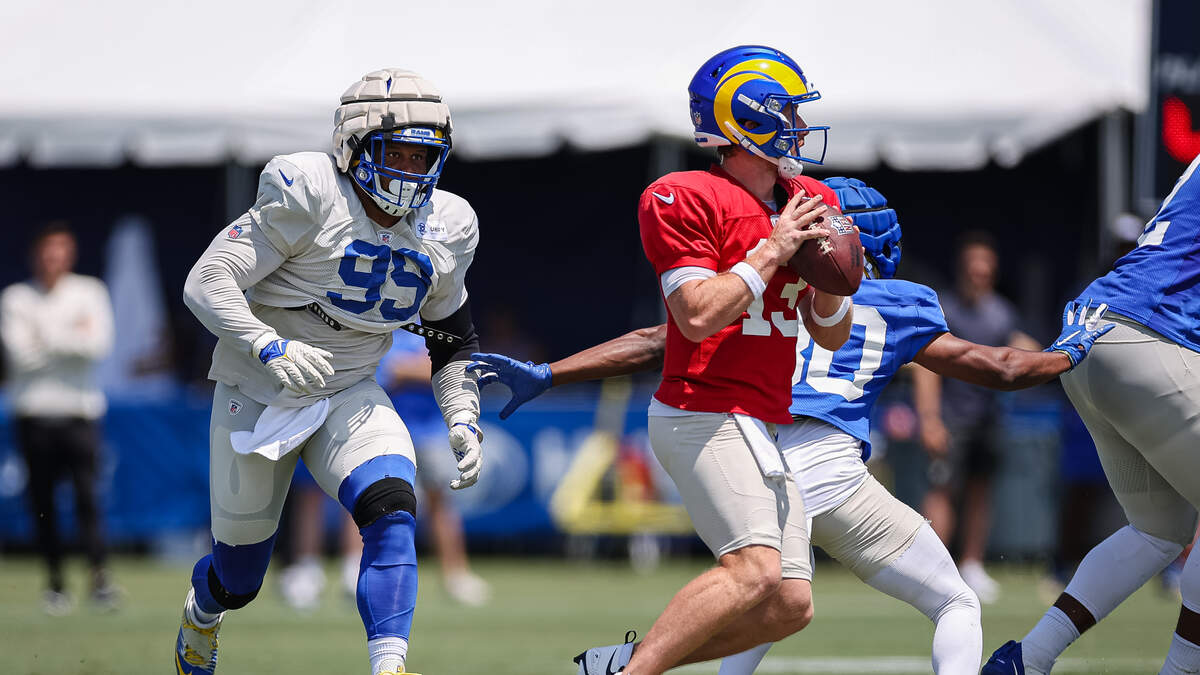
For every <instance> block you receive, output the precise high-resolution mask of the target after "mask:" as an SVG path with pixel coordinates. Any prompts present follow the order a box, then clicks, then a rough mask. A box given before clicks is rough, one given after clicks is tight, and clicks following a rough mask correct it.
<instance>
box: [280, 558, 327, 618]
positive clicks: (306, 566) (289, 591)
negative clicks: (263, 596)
mask: <svg viewBox="0 0 1200 675" xmlns="http://www.w3.org/2000/svg"><path fill="white" fill-rule="evenodd" d="M324 590H325V570H323V569H321V563H320V561H318V560H317V559H316V558H312V557H306V558H301V559H300V560H298V561H296V562H295V563H293V564H291V565H288V566H287V567H285V568H284V570H283V572H281V573H280V575H279V592H280V594H281V595H283V600H284V602H286V603H287V604H288V606H289V607H291V608H292V609H295V610H297V611H301V612H305V611H309V610H312V609H316V608H317V606H318V605H320V604H321V593H322V592H324Z"/></svg>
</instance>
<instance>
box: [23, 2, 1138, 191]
mask: <svg viewBox="0 0 1200 675" xmlns="http://www.w3.org/2000/svg"><path fill="white" fill-rule="evenodd" d="M442 4H444V5H447V6H444V7H436V8H434V7H433V6H432V5H426V4H425V3H421V4H418V3H412V2H395V3H391V4H386V3H379V2H373V3H366V2H361V3H360V2H343V3H337V2H327V1H321V0H315V1H314V0H292V1H290V2H284V1H283V0H250V1H249V2H245V1H243V2H232V1H231V0H213V1H212V2H208V3H192V2H183V1H181V0H159V1H157V2H150V1H149V0H126V1H124V2H121V1H120V0H118V1H117V2H112V3H85V2H81V1H80V0H75V1H73V2H72V1H67V0H46V1H44V2H38V3H4V4H3V5H2V6H0V58H2V59H3V63H4V64H5V65H4V67H3V68H2V69H0V166H4V165H11V164H13V163H15V162H18V161H20V160H21V159H22V158H24V159H26V160H28V161H29V162H30V163H31V164H33V165H34V166H110V165H116V164H120V163H122V162H124V161H126V160H131V161H133V162H135V163H137V164H141V165H151V166H155V165H180V164H193V165H194V164H213V163H218V162H223V161H226V160H228V159H230V158H234V159H237V160H240V161H243V162H247V163H253V162H261V161H263V160H265V159H266V158H268V157H270V156H271V155H274V154H278V153H283V152H293V151H296V150H301V149H325V148H327V146H328V144H329V134H330V131H331V124H332V112H333V107H334V106H335V105H336V104H337V97H338V95H339V94H341V92H342V91H343V90H344V89H345V88H346V87H347V86H348V85H349V84H350V83H351V82H353V81H354V80H356V79H357V78H358V77H359V76H360V75H361V74H362V73H365V72H367V71H369V70H373V69H376V68H379V67H383V66H400V67H406V68H410V69H413V70H417V71H418V72H420V73H422V74H423V75H425V76H426V77H428V78H429V79H431V80H433V81H434V82H436V83H437V84H438V85H439V86H440V87H441V88H442V90H443V93H444V94H445V97H446V99H447V101H448V102H449V103H450V105H451V110H452V113H453V115H454V120H455V138H454V140H455V148H456V149H455V152H456V153H459V154H460V155H461V156H465V157H470V158H504V157H516V156H537V155H542V154H546V153H550V152H554V151H555V150H557V149H558V148H560V147H561V146H562V145H563V144H564V143H568V144H570V145H571V146H573V147H576V148H579V149H583V150H602V149H609V148H618V147H623V146H628V145H632V144H637V143H641V142H644V141H646V140H648V139H650V138H654V137H659V136H665V137H674V138H680V139H690V137H691V126H690V124H689V121H688V115H687V108H686V106H687V99H686V87H687V83H688V81H689V79H690V78H691V76H692V74H693V73H694V71H695V69H696V67H697V66H698V65H699V64H700V63H702V62H703V61H704V60H705V59H706V58H707V57H709V56H710V55H712V54H713V53H715V52H717V51H719V50H721V49H724V48H726V47H729V46H733V45H736V44H755V43H757V44H768V45H771V46H774V47H777V48H779V49H782V50H783V51H785V52H787V53H789V54H790V55H791V56H793V57H794V58H795V59H796V60H797V61H799V62H800V63H801V64H802V65H803V67H804V69H805V72H806V74H807V75H808V76H809V78H810V79H811V80H812V81H813V82H814V84H815V85H816V86H817V88H818V89H819V90H820V91H821V93H822V94H823V96H824V98H823V99H822V100H821V101H817V102H814V103H811V104H805V108H804V114H805V118H806V119H807V120H808V121H809V122H810V123H827V124H830V125H831V126H832V130H831V131H830V134H829V156H828V163H830V164H831V165H833V166H834V167H837V168H844V169H862V168H869V167H871V166H874V165H876V164H878V163H879V162H881V161H882V162H886V163H887V164H888V165H890V166H893V167H895V168H899V169H922V168H943V169H972V168H977V167H980V166H982V165H984V164H986V163H987V162H988V161H989V160H992V159H994V160H996V161H998V162H1000V163H1001V164H1004V165H1013V164H1015V163H1016V162H1018V161H1019V160H1020V159H1021V157H1023V156H1024V155H1025V154H1027V153H1028V152H1029V151H1030V150H1032V149H1034V148H1037V147H1038V146H1040V145H1042V144H1044V143H1046V142H1048V141H1051V140H1053V139H1054V138H1056V137H1058V136H1060V135H1062V134H1063V133H1066V132H1067V131H1069V130H1071V129H1072V128H1075V127H1077V126H1079V125H1080V124H1083V123H1085V122H1087V121H1089V120H1091V119H1094V118H1096V117H1098V116H1100V115H1103V114H1105V113H1107V112H1110V111H1113V110H1116V109H1120V108H1125V109H1132V110H1140V109H1141V108H1142V107H1144V101H1145V98H1146V89H1147V85H1146V81H1147V70H1148V66H1147V52H1148V43H1149V37H1150V27H1149V25H1150V9H1149V0H1056V1H1055V2H1043V1H1042V0H993V1H992V2H986V3H982V2H979V3H976V2H961V0H909V1H907V2H896V1H895V0H861V1H854V0H846V1H844V2H837V3H830V2H820V3H818V2H813V1H811V0H790V1H789V0H758V1H754V0H741V1H735V0H726V1H725V2H716V1H713V0H699V1H695V2H687V1H684V0H666V1H661V2H655V1H654V0H649V1H646V0H642V1H641V2H636V1H632V0H610V2H607V3H586V4H584V3H580V4H579V5H575V4H573V3H564V2H554V1H552V0H514V1H513V2H455V3H452V2H446V3H442Z"/></svg>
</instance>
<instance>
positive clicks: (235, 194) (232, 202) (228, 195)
mask: <svg viewBox="0 0 1200 675" xmlns="http://www.w3.org/2000/svg"><path fill="white" fill-rule="evenodd" d="M253 185H254V176H253V174H251V169H250V167H248V166H246V165H245V164H241V163H240V162H238V161H237V160H236V159H232V158H231V159H229V160H228V161H226V162H225V222H226V223H232V222H233V221H234V220H236V219H237V218H238V217H239V216H241V215H242V214H243V213H245V212H246V209H248V208H250V206H251V205H252V204H253V203H254V188H253Z"/></svg>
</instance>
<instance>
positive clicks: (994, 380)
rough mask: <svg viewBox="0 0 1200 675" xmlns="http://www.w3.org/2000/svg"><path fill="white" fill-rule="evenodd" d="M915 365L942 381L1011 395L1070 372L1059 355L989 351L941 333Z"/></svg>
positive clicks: (1001, 349) (1002, 349)
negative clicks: (948, 378)
mask: <svg viewBox="0 0 1200 675" xmlns="http://www.w3.org/2000/svg"><path fill="white" fill-rule="evenodd" d="M915 360H916V362H917V363H918V364H920V365H922V366H924V367H925V368H928V369H929V370H931V371H933V372H934V373H937V374H938V375H942V376H945V377H953V378H955V379H957V380H963V381H964V382H970V383H971V384H977V385H979V386H981V387H988V388H989V389H999V390H1001V391H1014V390H1017V389H1025V388H1028V387H1032V386H1035V385H1039V384H1042V383H1044V382H1049V381H1050V380H1052V379H1054V378H1056V377H1058V376H1059V375H1061V374H1063V373H1065V372H1067V371H1068V370H1070V369H1071V360H1070V359H1069V358H1068V357H1067V356H1066V355H1065V354H1063V353H1061V352H1034V351H1027V350H1024V349H1014V348H1012V347H989V346H987V345H981V344H976V343H974V342H968V341H967V340H963V339H962V338H958V337H955V336H954V334H952V333H942V334H941V335H939V336H938V337H936V338H934V339H933V340H931V341H930V342H929V344H927V345H925V348H924V349H922V350H921V351H920V352H917V358H916V359H915Z"/></svg>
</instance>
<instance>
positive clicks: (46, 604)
mask: <svg viewBox="0 0 1200 675" xmlns="http://www.w3.org/2000/svg"><path fill="white" fill-rule="evenodd" d="M74 610H75V601H74V600H72V599H71V596H69V595H67V594H66V592H65V591H54V590H47V591H46V592H45V593H43V594H42V611H43V612H45V613H46V614H48V615H49V616H66V615H68V614H70V613H71V612H73V611H74Z"/></svg>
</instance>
